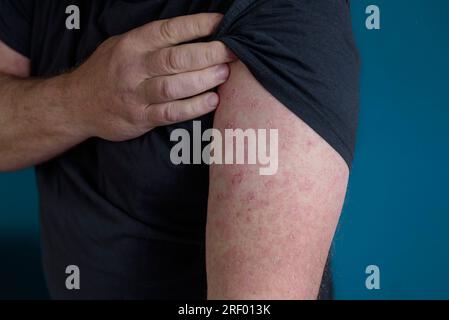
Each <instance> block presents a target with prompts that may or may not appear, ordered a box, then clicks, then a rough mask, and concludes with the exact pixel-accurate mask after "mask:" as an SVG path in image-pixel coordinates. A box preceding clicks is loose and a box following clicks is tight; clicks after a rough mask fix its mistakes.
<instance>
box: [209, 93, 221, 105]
mask: <svg viewBox="0 0 449 320" xmlns="http://www.w3.org/2000/svg"><path fill="white" fill-rule="evenodd" d="M218 100H219V99H218V95H216V94H215V93H212V94H210V95H209V97H207V104H208V106H209V107H211V108H212V109H215V108H216V107H218Z"/></svg>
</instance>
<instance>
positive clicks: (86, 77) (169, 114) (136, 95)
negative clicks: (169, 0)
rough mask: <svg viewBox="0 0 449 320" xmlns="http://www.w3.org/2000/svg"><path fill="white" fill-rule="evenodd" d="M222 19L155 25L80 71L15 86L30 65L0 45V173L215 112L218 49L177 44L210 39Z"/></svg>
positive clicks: (223, 71)
mask: <svg viewBox="0 0 449 320" xmlns="http://www.w3.org/2000/svg"><path fill="white" fill-rule="evenodd" d="M221 19H222V15H219V14H212V13H211V14H197V15H191V16H184V17H177V18H173V19H169V20H161V21H155V22H152V23H149V24H147V25H144V26H142V27H139V28H137V29H134V30H131V31H130V32H128V33H125V34H123V35H120V36H116V37H112V38H110V39H108V40H106V41H105V42H104V43H103V44H102V45H101V46H100V47H99V48H98V49H97V50H96V51H95V52H94V53H93V55H92V56H91V57H90V58H89V59H88V60H87V61H86V62H85V63H84V64H82V65H81V66H80V67H78V68H76V69H75V70H73V71H72V72H70V73H67V74H63V75H60V76H56V77H53V78H49V79H23V77H27V76H28V75H29V73H30V62H29V61H28V59H26V58H25V57H23V56H21V55H20V54H18V53H16V52H14V51H13V50H12V49H10V48H8V47H7V46H6V45H5V44H3V43H0V171H11V170H17V169H21V168H24V167H27V166H32V165H35V164H39V163H41V162H43V161H46V160H49V159H51V158H53V157H55V156H57V155H58V154H60V153H62V152H64V151H66V150H68V149H69V148H71V147H73V146H75V145H77V144H79V143H81V142H82V141H84V140H85V139H87V138H89V137H99V138H102V139H106V140H110V141H125V140H129V139H133V138H137V137H139V136H141V135H143V134H145V133H147V132H148V131H150V130H152V129H154V128H155V127H157V126H163V125H168V124H172V123H176V122H182V121H186V120H190V119H194V118H196V117H199V116H201V115H204V114H206V113H209V112H211V111H213V110H215V108H216V106H217V105H218V96H217V94H216V93H213V92H207V91H208V90H210V89H212V88H215V87H216V86H218V85H220V84H222V83H224V82H225V81H226V80H227V77H228V75H229V69H228V67H227V65H226V63H228V62H231V61H233V60H234V59H235V58H234V56H233V55H232V54H231V53H230V52H229V50H227V49H226V47H225V45H224V44H223V43H221V42H218V41H214V42H209V43H195V44H183V43H185V42H190V41H192V40H195V39H198V38H203V37H206V36H209V35H211V34H213V33H214V31H215V29H216V27H217V26H218V24H219V23H220V21H221Z"/></svg>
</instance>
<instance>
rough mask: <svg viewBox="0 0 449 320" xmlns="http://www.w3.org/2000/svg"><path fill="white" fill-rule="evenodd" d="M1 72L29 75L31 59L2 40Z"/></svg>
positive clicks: (0, 45) (0, 48) (0, 46)
mask: <svg viewBox="0 0 449 320" xmlns="http://www.w3.org/2000/svg"><path fill="white" fill-rule="evenodd" d="M0 73H5V74H10V75H14V76H18V77H28V76H29V75H30V59H28V58H27V57H25V56H23V55H21V54H20V53H18V52H16V51H14V50H13V49H11V48H10V47H8V46H7V45H6V44H5V43H4V42H2V41H0Z"/></svg>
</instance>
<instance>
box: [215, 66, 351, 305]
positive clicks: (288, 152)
mask: <svg viewBox="0 0 449 320" xmlns="http://www.w3.org/2000/svg"><path fill="white" fill-rule="evenodd" d="M237 88H238V89H237ZM219 93H220V97H221V104H220V106H219V108H218V110H217V113H216V117H215V125H214V126H215V128H217V129H220V130H224V129H226V128H230V127H232V128H241V129H243V130H245V129H248V128H266V129H270V128H272V129H278V130H279V169H278V172H277V174H276V175H273V176H260V175H259V171H258V169H259V166H258V165H224V166H223V165H213V166H212V167H211V176H210V193H209V206H208V222H207V232H206V251H207V273H208V286H209V289H208V295H209V299H315V298H316V297H317V295H318V291H319V285H320V282H321V278H322V274H323V270H324V266H325V262H326V258H327V255H328V251H329V248H330V244H331V241H332V237H333V235H334V232H335V228H336V225H337V222H338V219H339V216H340V213H341V209H342V205H343V201H344V197H345V193H346V188H347V181H348V174H349V170H348V167H347V165H346V163H345V162H344V160H343V159H342V158H341V157H340V155H338V154H337V153H336V151H335V150H333V149H332V148H331V147H330V146H329V145H328V144H327V143H326V142H325V141H324V140H323V139H322V138H321V137H320V136H319V135H318V134H316V133H315V132H314V131H313V130H312V129H310V128H309V127H308V126H307V125H306V124H305V123H304V122H303V121H301V120H300V119H299V118H298V117H297V116H296V115H294V114H293V113H291V112H290V111H289V110H288V109H287V108H285V107H284V106H283V105H282V104H281V103H280V102H279V101H277V100H276V99H275V98H274V97H272V96H271V95H270V94H269V93H268V92H267V91H266V90H265V89H264V88H263V87H262V86H261V85H260V84H259V83H258V82H257V81H256V80H255V79H254V78H253V76H252V75H251V74H250V72H249V71H248V70H247V68H246V67H245V66H244V65H243V64H242V63H240V62H238V63H234V64H232V66H231V77H230V79H229V81H228V82H227V83H225V84H224V85H222V86H221V88H220V90H219Z"/></svg>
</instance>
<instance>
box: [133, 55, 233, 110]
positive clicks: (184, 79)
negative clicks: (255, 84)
mask: <svg viewBox="0 0 449 320" xmlns="http://www.w3.org/2000/svg"><path fill="white" fill-rule="evenodd" d="M228 77H229V67H228V65H226V64H222V65H218V66H214V67H210V68H207V69H204V70H200V71H192V72H186V73H180V74H177V75H172V76H166V77H159V78H154V79H149V80H147V81H145V82H144V83H143V84H142V85H141V87H140V89H139V90H140V97H141V99H142V100H141V102H143V103H145V104H154V103H163V102H168V101H173V100H179V99H184V98H188V97H192V96H195V95H198V94H200V93H202V92H205V91H208V90H211V89H213V88H215V87H217V86H219V85H221V84H223V83H224V82H226V80H227V79H228Z"/></svg>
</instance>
